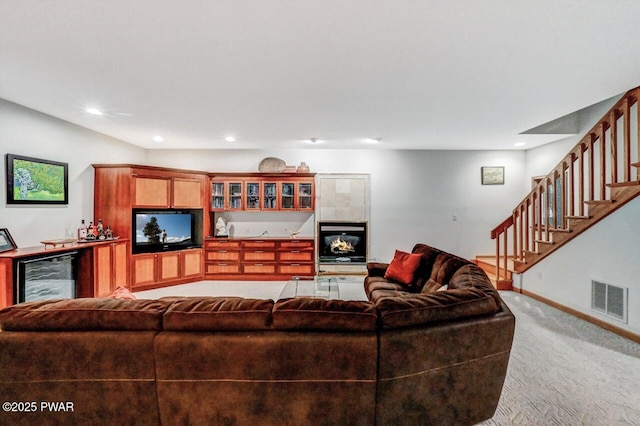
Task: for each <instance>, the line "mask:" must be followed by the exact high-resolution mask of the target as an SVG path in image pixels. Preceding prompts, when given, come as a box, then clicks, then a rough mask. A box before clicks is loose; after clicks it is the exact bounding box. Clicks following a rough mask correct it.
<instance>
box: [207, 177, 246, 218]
mask: <svg viewBox="0 0 640 426" xmlns="http://www.w3.org/2000/svg"><path fill="white" fill-rule="evenodd" d="M244 198H245V197H244V181H243V180H242V179H232V180H220V179H212V181H211V211H238V210H242V209H243V206H244Z"/></svg>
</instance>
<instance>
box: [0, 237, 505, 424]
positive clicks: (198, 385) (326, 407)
mask: <svg viewBox="0 0 640 426" xmlns="http://www.w3.org/2000/svg"><path fill="white" fill-rule="evenodd" d="M413 251H414V252H417V253H420V254H421V256H422V257H421V262H420V267H419V269H418V271H417V272H416V274H415V280H414V282H413V283H411V285H410V286H403V285H399V284H396V283H393V282H390V281H389V280H386V279H384V272H385V270H386V265H385V264H380V263H377V264H370V265H369V276H368V277H367V278H366V279H365V290H366V292H367V295H368V297H369V299H370V300H369V301H342V300H322V299H310V298H294V299H284V300H278V301H275V302H274V301H272V300H259V299H243V298H238V297H212V298H165V299H160V300H116V299H75V300H60V301H46V302H30V303H25V304H21V305H15V306H11V307H8V308H6V309H4V310H2V311H0V327H1V328H2V332H0V396H2V401H0V402H2V403H5V405H3V410H2V411H0V424H16V425H18V424H34V423H42V424H141V425H153V424H168V425H173V424H221V425H254V424H261V425H262V424H273V425H334V424H335V425H338V424H340V425H342V424H354V425H358V424H362V425H373V424H377V425H397V424H403V425H418V424H419V425H423V424H434V425H437V424H442V425H450V424H456V425H463V424H474V423H477V422H480V421H482V420H485V419H488V418H490V417H491V416H493V413H494V411H495V408H496V406H497V403H498V399H499V397H500V393H501V390H502V385H503V382H504V378H505V375H506V369H507V364H508V360H509V352H510V349H511V343H512V338H513V332H514V322H515V321H514V317H513V315H512V314H511V312H510V311H509V309H508V308H507V306H506V305H505V304H504V302H503V301H502V300H501V299H500V296H499V295H498V293H497V291H495V290H494V289H493V287H492V286H491V283H490V282H489V280H488V279H487V277H486V275H485V274H484V273H483V272H482V271H481V270H480V269H478V268H477V267H476V266H475V265H473V264H472V263H470V262H468V261H466V260H463V259H460V258H457V257H455V256H452V255H450V254H447V253H444V252H441V251H439V250H436V249H433V248H431V247H428V246H425V245H421V244H419V245H416V247H415V248H414V250H413ZM441 284H447V285H448V289H447V290H446V291H437V290H438V289H439V288H440V287H441ZM6 403H9V405H6ZM55 403H63V404H55ZM60 408H65V409H66V411H60Z"/></svg>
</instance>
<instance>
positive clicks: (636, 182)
mask: <svg viewBox="0 0 640 426" xmlns="http://www.w3.org/2000/svg"><path fill="white" fill-rule="evenodd" d="M639 164H640V163H639ZM638 185H640V180H632V181H629V182H616V183H608V184H607V186H608V187H609V188H626V187H628V186H638Z"/></svg>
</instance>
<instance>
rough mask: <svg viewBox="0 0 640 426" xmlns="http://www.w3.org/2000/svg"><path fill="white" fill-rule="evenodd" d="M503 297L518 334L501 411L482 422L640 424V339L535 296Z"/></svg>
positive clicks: (572, 425) (596, 425)
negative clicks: (617, 331)
mask: <svg viewBox="0 0 640 426" xmlns="http://www.w3.org/2000/svg"><path fill="white" fill-rule="evenodd" d="M501 295H502V297H503V298H504V300H505V301H506V303H507V305H508V306H509V308H511V310H512V311H513V313H514V314H515V316H516V333H515V337H514V343H513V349H512V351H511V359H510V361H509V368H508V372H507V378H506V380H505V385H504V389H503V391H502V396H501V398H500V403H499V404H498V410H497V411H496V414H495V415H494V417H493V418H492V419H491V420H489V421H486V422H483V423H481V424H482V425H487V426H489V425H522V426H530V425H532V426H535V425H540V426H547V425H570V426H575V425H594V426H609V425H640V344H637V343H635V342H633V341H631V340H628V339H625V338H623V337H620V336H618V335H616V334H613V333H610V332H608V331H606V330H604V329H602V328H600V327H597V326H595V325H593V324H590V323H588V322H586V321H583V320H581V319H579V318H576V317H574V316H572V315H569V314H566V313H564V312H561V311H559V310H557V309H555V308H552V307H550V306H548V305H545V304H543V303H540V302H538V301H536V300H534V299H531V298H529V297H527V296H523V295H520V294H518V293H513V292H501Z"/></svg>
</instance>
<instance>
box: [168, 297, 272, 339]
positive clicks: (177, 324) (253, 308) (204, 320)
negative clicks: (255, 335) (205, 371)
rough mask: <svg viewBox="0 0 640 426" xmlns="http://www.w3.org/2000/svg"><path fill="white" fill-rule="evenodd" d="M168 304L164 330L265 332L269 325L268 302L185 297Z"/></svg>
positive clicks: (267, 300)
mask: <svg viewBox="0 0 640 426" xmlns="http://www.w3.org/2000/svg"><path fill="white" fill-rule="evenodd" d="M161 300H165V299H161ZM167 301H172V303H171V306H169V308H168V309H167V311H166V312H165V314H164V317H163V327H164V329H165V330H173V331H178V330H184V331H221V330H265V329H268V328H269V327H270V325H271V311H272V309H273V300H271V299H245V298H242V297H184V298H167Z"/></svg>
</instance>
